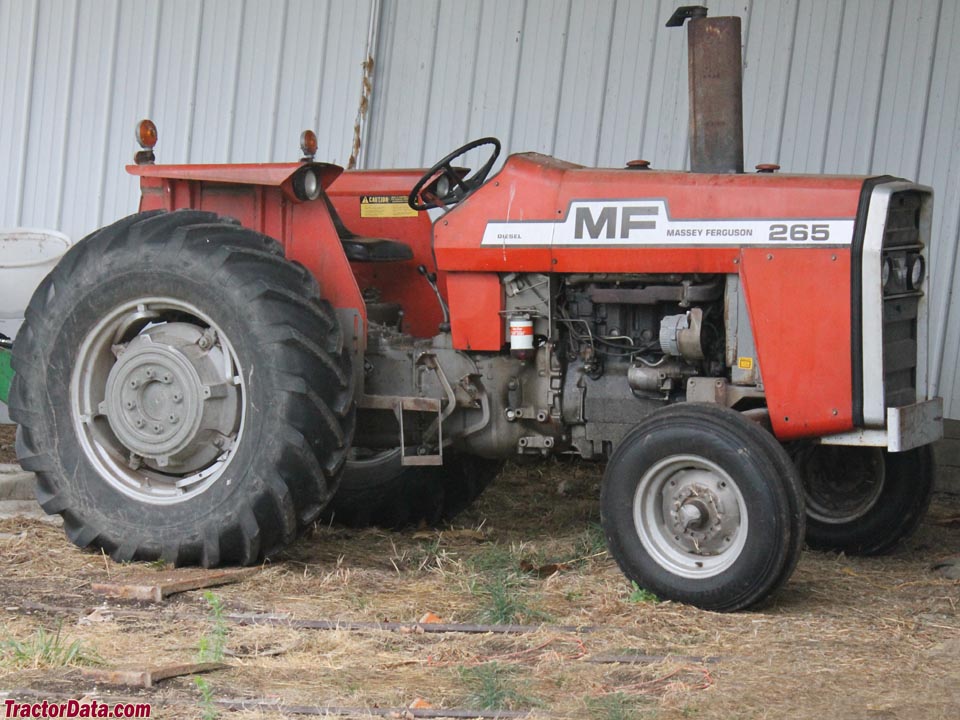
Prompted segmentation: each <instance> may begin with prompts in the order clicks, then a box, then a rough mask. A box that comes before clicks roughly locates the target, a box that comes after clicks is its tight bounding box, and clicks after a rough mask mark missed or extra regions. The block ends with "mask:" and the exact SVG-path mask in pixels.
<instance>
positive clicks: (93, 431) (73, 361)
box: [10, 8, 942, 610]
mask: <svg viewBox="0 0 960 720" xmlns="http://www.w3.org/2000/svg"><path fill="white" fill-rule="evenodd" d="M705 15H706V12H705V10H703V9H699V8H685V9H682V11H681V13H680V15H678V16H677V17H675V18H674V19H673V20H672V22H673V23H674V24H682V23H683V21H684V19H686V18H689V19H690V23H689V25H688V37H689V44H690V83H691V164H692V172H665V171H659V170H655V169H651V168H650V167H649V166H648V165H647V164H646V163H643V162H635V163H630V164H628V167H626V168H625V169H593V168H586V167H582V166H579V165H574V164H571V163H568V162H564V161H562V160H558V159H555V158H552V157H546V156H543V155H539V154H536V153H523V154H517V155H512V156H510V157H509V158H507V160H506V162H505V163H504V165H503V167H502V169H501V170H500V171H499V172H498V173H497V174H495V175H493V176H490V172H491V169H492V168H493V167H494V164H495V161H496V160H497V157H498V154H499V152H500V144H499V142H498V141H497V140H495V139H493V138H484V139H482V140H477V141H475V142H472V143H469V144H468V145H465V146H464V147H462V148H459V149H457V150H455V151H454V152H452V153H450V154H449V155H447V156H446V157H445V158H443V159H442V160H441V161H440V162H438V163H437V164H436V165H434V166H433V167H432V168H430V169H429V170H426V171H421V170H383V171H356V172H344V171H343V169H342V168H340V167H337V166H335V165H330V164H325V163H319V162H314V160H313V152H314V151H315V137H312V134H311V133H309V132H308V133H305V136H304V138H303V146H304V153H305V157H304V158H303V160H302V161H301V162H299V163H288V164H267V165H157V164H154V155H153V151H152V148H153V146H154V143H155V142H156V131H155V128H153V127H152V123H146V122H145V123H142V124H141V126H140V139H141V145H142V147H143V148H144V149H143V150H142V151H141V152H139V153H138V155H137V164H136V165H133V166H131V167H129V171H130V172H131V173H133V174H134V175H137V176H139V177H140V184H141V189H142V197H141V201H140V212H138V213H137V214H135V215H131V216H129V217H127V218H124V219H123V220H120V221H119V222H116V223H114V224H113V225H110V226H108V227H105V228H103V229H102V230H99V231H97V232H95V233H93V234H92V235H90V236H89V237H87V238H86V239H84V240H83V241H81V242H80V243H78V244H77V245H76V246H75V247H73V248H72V249H71V250H70V251H69V252H68V253H67V254H66V256H65V257H64V258H63V260H62V261H61V262H60V264H59V265H58V266H57V268H56V269H55V270H54V271H53V272H52V273H51V274H50V275H49V276H48V277H47V278H46V280H45V281H44V282H43V284H42V285H41V286H40V288H39V289H38V290H37V292H36V293H35V295H34V297H33V299H32V301H31V303H30V307H29V309H28V311H27V319H26V323H25V325H24V327H23V329H22V330H21V332H20V335H19V337H18V338H17V340H16V343H15V345H14V369H15V371H16V375H15V379H14V382H13V387H12V391H11V398H10V408H11V416H12V417H13V418H14V419H15V420H16V421H17V422H18V423H19V424H20V438H19V443H18V444H19V447H20V454H21V463H22V464H23V466H24V467H25V468H27V469H30V470H33V471H35V472H36V473H37V476H38V490H37V493H38V498H39V500H40V502H41V504H42V505H43V508H44V509H45V510H46V511H47V512H48V513H59V514H60V515H62V517H63V520H64V527H65V529H66V533H67V535H68V536H69V538H70V539H71V540H72V541H73V542H74V543H76V544H77V545H79V546H81V547H87V546H96V547H100V548H102V549H103V550H104V551H105V552H107V553H108V554H109V555H110V556H111V557H113V558H114V559H115V560H119V561H126V560H152V559H156V558H162V559H164V560H167V561H170V562H173V563H177V564H200V565H204V566H214V565H218V564H251V563H257V562H260V561H261V560H262V559H263V558H265V557H269V556H270V555H271V554H273V553H276V552H277V551H278V550H280V549H281V548H283V547H284V546H285V545H287V544H288V543H290V542H292V541H293V540H294V539H295V538H296V537H297V535H298V533H299V532H300V531H301V530H303V529H304V528H306V527H307V526H309V525H310V524H311V523H313V522H314V521H315V520H316V519H317V518H318V517H320V516H321V514H322V513H324V512H326V513H327V514H328V515H330V514H332V515H334V516H335V517H336V518H339V519H341V520H344V521H346V522H350V523H378V524H385V525H402V524H405V523H417V522H422V521H428V522H437V521H441V520H444V519H449V518H450V517H452V516H453V515H454V514H455V513H456V512H458V511H459V510H461V509H463V508H464V507H465V506H467V505H468V504H469V503H470V502H471V501H472V500H473V499H474V498H475V497H476V496H477V494H478V493H480V492H481V491H482V489H483V487H484V486H485V485H486V484H487V483H488V482H489V481H490V480H491V479H492V478H493V477H494V476H495V475H496V473H497V471H498V469H499V467H500V465H501V463H502V462H503V461H504V460H505V459H507V458H518V457H522V458H548V457H550V456H551V455H558V454H572V455H578V456H580V457H583V458H586V459H599V460H606V462H607V466H606V472H605V475H604V478H603V487H602V494H601V504H602V508H601V509H602V518H603V528H604V531H605V533H606V537H607V541H608V544H609V548H610V552H611V553H612V555H613V557H614V558H615V559H616V560H617V562H618V563H619V564H620V566H621V568H622V569H623V571H624V573H625V574H626V575H627V576H628V577H629V578H630V579H632V580H634V581H636V582H637V583H638V584H639V585H640V586H642V587H644V588H647V589H649V590H651V591H653V592H655V593H657V594H658V595H660V596H662V597H666V598H672V599H675V600H679V601H683V602H687V603H693V604H695V605H699V606H700V607H704V608H710V609H714V610H736V609H739V608H743V607H746V606H748V605H751V604H753V603H756V602H758V601H760V600H761V599H763V598H765V597H767V596H768V595H769V594H770V593H771V592H773V591H774V590H775V589H776V588H777V587H779V586H780V585H781V584H782V583H784V581H785V580H786V579H787V578H788V577H789V576H790V574H791V572H792V570H793V568H794V566H795V563H796V561H797V558H798V556H799V554H800V551H801V547H802V545H803V543H804V540H806V542H808V543H809V544H810V545H811V546H813V547H816V548H830V549H837V550H843V551H846V552H848V553H853V552H857V553H878V552H882V551H884V550H887V549H889V548H890V547H892V546H893V545H894V544H895V543H897V542H898V541H899V540H901V539H902V538H904V537H905V536H907V535H908V534H909V533H910V532H912V530H913V529H914V528H915V527H916V526H917V524H918V522H919V520H920V518H921V516H922V514H923V512H924V510H925V508H926V505H927V503H928V501H929V497H930V493H931V489H932V467H931V457H930V452H929V445H930V443H931V442H933V441H934V440H936V439H937V438H939V437H940V435H941V432H942V418H941V414H942V410H941V407H942V405H941V402H940V400H939V399H928V398H927V393H926V388H927V378H926V371H925V368H926V359H925V347H926V337H925V333H926V327H927V323H926V311H927V308H926V295H925V292H924V291H925V287H926V282H927V279H926V272H925V263H926V261H925V258H926V257H927V249H928V247H929V242H930V217H931V207H932V195H931V191H930V190H929V189H928V188H925V187H921V186H919V185H916V184H914V183H911V182H907V181H904V180H900V179H896V178H892V177H889V176H883V177H852V176H830V177H827V176H811V175H786V174H781V173H776V172H772V170H774V169H775V168H770V167H768V168H763V171H761V172H759V173H755V174H744V173H743V158H742V155H743V153H742V121H741V96H740V82H741V68H740V24H739V19H738V18H707V17H705ZM704 69H706V70H707V72H703V70H704ZM471 150H482V151H485V152H486V153H487V155H486V159H485V161H484V162H483V164H482V166H481V167H480V168H479V169H477V170H475V171H472V172H471V171H469V170H466V169H464V168H461V167H458V165H457V160H458V158H460V157H461V156H462V155H463V154H465V153H466V152H468V151H471ZM432 218H433V219H432ZM338 484H339V492H337V489H338ZM335 493H336V496H334V494H335Z"/></svg>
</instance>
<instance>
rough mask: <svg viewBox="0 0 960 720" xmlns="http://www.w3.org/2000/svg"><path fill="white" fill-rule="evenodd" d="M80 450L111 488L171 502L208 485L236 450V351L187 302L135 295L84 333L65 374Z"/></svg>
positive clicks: (239, 384)
mask: <svg viewBox="0 0 960 720" xmlns="http://www.w3.org/2000/svg"><path fill="white" fill-rule="evenodd" d="M70 397H71V416H72V422H73V426H74V430H75V432H76V435H77V437H78V439H79V442H80V447H81V450H82V451H83V453H84V455H85V457H86V459H87V460H88V461H89V462H90V463H91V464H92V465H93V466H94V468H95V469H96V471H97V473H98V475H99V476H100V477H101V478H103V480H104V481H105V482H106V483H107V484H108V485H109V486H110V487H112V488H114V489H115V490H118V491H119V492H121V493H123V494H125V495H127V496H128V497H131V498H133V499H135V500H138V501H140V502H144V503H147V504H152V505H170V504H175V503H179V502H184V501H187V500H189V499H191V498H194V497H196V496H197V495H199V494H201V493H203V492H205V491H207V490H208V489H209V488H210V487H211V486H213V485H214V484H215V483H216V482H217V480H218V479H220V478H221V477H222V476H223V474H224V472H225V471H226V469H227V467H228V466H229V465H230V464H231V463H232V461H233V459H234V458H235V457H236V454H237V450H238V448H239V446H240V441H241V438H242V435H243V430H244V425H245V406H246V388H245V385H244V381H243V373H242V370H241V367H240V363H239V361H238V359H237V354H236V351H235V350H234V348H233V346H232V344H231V343H230V341H229V339H228V338H227V336H226V334H225V333H224V332H223V330H222V329H221V328H220V327H219V326H218V325H217V324H216V323H215V322H213V320H212V319H211V318H210V317H209V316H208V315H207V314H205V313H204V312H202V311H201V310H200V309H199V308H197V307H196V306H194V305H192V304H190V303H187V302H184V301H183V300H179V299H175V298H170V297H143V298H137V299H135V300H131V301H128V302H125V303H123V304H121V305H119V306H117V307H116V308H114V309H113V310H111V311H110V312H109V313H107V314H106V315H105V316H104V317H103V318H102V319H101V320H100V321H99V322H98V323H97V324H96V325H95V326H94V327H93V328H92V329H91V330H89V331H88V332H87V333H86V335H85V336H84V338H83V340H82V342H81V344H80V349H79V351H78V353H77V357H76V362H75V364H74V369H73V373H72V375H71V381H70Z"/></svg>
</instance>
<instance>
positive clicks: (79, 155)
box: [0, 0, 960, 417]
mask: <svg viewBox="0 0 960 720" xmlns="http://www.w3.org/2000/svg"><path fill="white" fill-rule="evenodd" d="M382 2H383V7H382V13H381V16H380V22H379V43H378V47H377V71H376V78H375V88H374V97H373V106H372V117H371V119H370V120H371V126H370V133H369V138H368V141H367V147H366V153H367V154H366V157H365V164H366V165H367V166H368V167H377V166H380V167H398V166H404V165H407V166H409V165H417V166H421V165H423V164H426V163H430V162H433V160H434V159H436V158H438V157H439V156H440V155H442V154H444V153H446V152H447V151H448V150H449V149H452V148H453V147H455V146H457V145H460V144H462V143H463V142H465V141H467V140H468V139H471V138H475V137H479V136H481V135H487V134H490V135H497V136H499V137H500V138H501V139H502V140H504V142H505V146H506V147H505V149H506V150H507V151H508V152H509V151H522V150H539V151H541V152H546V153H552V154H556V155H558V156H560V157H563V158H565V159H568V160H573V161H576V162H581V163H584V164H587V165H613V166H616V165H620V164H622V162H623V161H624V160H627V159H632V158H638V157H643V158H646V159H648V160H651V161H652V162H653V164H654V165H655V166H658V167H685V166H686V165H687V137H686V128H687V90H686V84H687V81H686V55H685V38H686V33H685V32H682V31H678V30H667V29H666V28H664V27H663V24H664V22H665V21H666V19H667V18H668V17H669V15H670V14H671V12H672V11H673V8H674V7H675V6H676V5H679V4H683V3H681V2H679V0H483V1H482V2H481V1H478V0H472V1H457V0H444V1H443V2H441V1H440V0H382ZM373 4H374V0H368V1H363V0H361V1H360V2H354V1H350V0H245V1H244V0H202V1H197V0H138V1H137V2H127V1H122V0H0V227H3V226H7V227H9V226H14V225H33V226H40V227H52V228H58V229H62V230H64V231H65V232H67V233H68V234H70V235H71V236H73V237H80V236H81V235H83V234H84V233H86V232H89V231H90V230H92V229H94V228H96V227H98V226H100V225H102V224H104V223H106V222H109V221H111V220H113V219H115V218H117V217H120V216H122V215H124V214H126V213H128V212H129V211H130V210H131V208H133V207H134V206H135V202H136V185H135V183H134V182H132V181H131V180H130V179H129V178H128V177H127V176H126V174H125V173H123V171H122V166H123V164H124V163H126V162H127V161H128V160H129V158H130V157H131V156H132V152H133V150H134V147H133V141H132V132H131V128H132V125H133V123H134V122H135V121H136V119H138V118H140V117H142V116H147V115H149V116H151V117H153V118H154V119H155V120H156V121H157V124H158V125H159V127H160V144H159V146H158V153H159V155H160V157H161V158H162V159H163V160H167V161H172V162H182V161H187V160H189V161H193V162H199V161H202V162H215V161H232V162H239V161H266V160H281V159H291V158H294V157H296V154H297V148H296V142H297V138H298V135H299V132H300V130H301V129H302V128H304V127H308V126H313V127H315V128H317V129H318V135H319V137H320V143H321V145H320V151H319V156H320V157H321V158H324V159H328V160H332V161H334V162H339V163H345V162H346V160H347V157H348V155H349V152H350V139H351V136H352V132H353V124H354V118H355V114H356V110H357V103H358V100H359V89H360V78H361V69H360V64H361V62H362V60H363V57H364V49H365V43H366V37H367V29H368V23H369V19H370V13H371V8H372V7H373ZM706 4H707V5H709V7H710V8H711V14H713V15H721V14H739V15H741V16H742V17H743V18H744V39H745V42H744V44H745V47H744V58H745V76H744V92H745V97H744V103H745V107H744V110H745V149H746V162H747V166H748V167H750V166H752V165H754V164H756V163H758V162H779V163H780V164H781V165H783V167H784V170H786V171H799V172H856V173H871V172H889V173H893V174H900V175H903V176H906V177H910V178H916V179H919V180H920V181H921V182H925V183H927V184H930V185H932V186H933V187H934V188H935V189H936V192H937V201H936V208H937V210H936V217H935V222H936V228H937V234H938V242H937V245H936V248H935V251H934V257H933V258H932V261H931V269H932V274H933V288H932V306H933V322H934V328H935V330H937V332H935V333H934V334H935V335H936V337H938V338H940V341H937V342H935V343H934V347H933V348H932V349H933V351H934V353H935V354H936V355H937V357H942V358H943V372H942V382H941V387H940V391H941V393H942V394H943V395H944V396H945V397H946V398H948V402H949V411H950V415H951V416H953V417H960V376H958V368H960V363H958V355H960V308H958V307H952V303H951V300H950V294H949V288H950V287H951V280H952V278H953V277H954V276H956V275H958V274H960V267H958V258H957V253H956V248H957V242H958V235H960V179H958V174H957V173H951V172H950V169H951V168H952V167H955V166H957V165H958V164H960V113H958V110H960V44H958V43H955V42H953V38H954V37H956V36H960V3H957V2H955V1H954V0H844V1H843V2H833V1H829V0H738V1H734V0H716V1H713V2H707V3H706Z"/></svg>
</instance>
